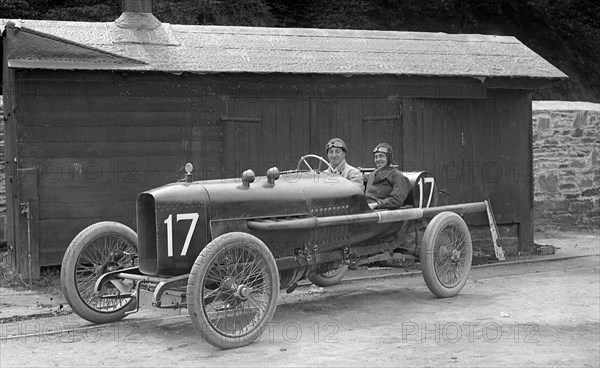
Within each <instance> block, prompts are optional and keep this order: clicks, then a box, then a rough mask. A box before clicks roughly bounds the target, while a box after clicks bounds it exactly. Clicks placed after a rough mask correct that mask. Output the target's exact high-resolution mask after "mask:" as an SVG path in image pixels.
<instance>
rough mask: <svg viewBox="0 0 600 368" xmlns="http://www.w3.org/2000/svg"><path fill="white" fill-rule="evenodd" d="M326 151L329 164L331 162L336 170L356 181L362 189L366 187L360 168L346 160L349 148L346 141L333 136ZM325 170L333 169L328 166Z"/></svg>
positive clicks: (329, 171) (328, 171)
mask: <svg viewBox="0 0 600 368" xmlns="http://www.w3.org/2000/svg"><path fill="white" fill-rule="evenodd" d="M325 151H326V152H327V158H328V159H329V164H331V167H333V169H334V172H336V173H338V174H340V175H341V176H342V177H344V178H346V179H348V180H350V181H351V182H353V183H355V184H356V185H358V186H359V187H360V189H361V190H364V189H365V187H364V184H363V176H362V173H361V172H360V170H358V169H357V168H355V167H354V166H351V165H349V164H348V163H347V162H346V153H348V149H347V148H346V143H344V141H343V140H341V139H339V138H331V139H330V140H329V142H327V144H326V145H325ZM325 172H326V173H331V172H332V171H331V169H329V168H328V169H327V170H325Z"/></svg>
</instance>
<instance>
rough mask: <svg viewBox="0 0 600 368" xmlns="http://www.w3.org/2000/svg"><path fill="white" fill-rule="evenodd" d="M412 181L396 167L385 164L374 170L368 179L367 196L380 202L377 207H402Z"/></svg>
mask: <svg viewBox="0 0 600 368" xmlns="http://www.w3.org/2000/svg"><path fill="white" fill-rule="evenodd" d="M409 192H410V181H409V180H408V178H407V177H406V176H404V175H403V174H402V173H401V172H400V170H398V169H396V168H395V167H390V166H385V167H382V168H381V169H377V170H375V171H373V172H372V173H371V174H370V175H369V177H368V180H367V189H366V191H365V197H366V198H367V201H368V200H371V201H376V202H377V203H379V205H378V206H377V208H386V209H396V208H400V207H401V206H402V204H403V203H404V201H405V200H406V197H407V196H408V193H409Z"/></svg>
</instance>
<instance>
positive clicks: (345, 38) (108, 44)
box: [0, 20, 566, 79]
mask: <svg viewBox="0 0 600 368" xmlns="http://www.w3.org/2000/svg"><path fill="white" fill-rule="evenodd" d="M7 22H8V21H7V20H1V22H0V30H2V31H4V30H5V29H6V31H7V39H8V41H9V55H8V59H9V66H11V67H13V68H51V69H100V70H123V69H125V70H140V71H165V72H174V73H181V72H192V73H238V72H249V73H295V74H306V73H307V74H342V75H412V76H460V77H474V78H485V77H513V78H520V77H527V78H536V79H537V78H540V79H558V78H566V75H565V74H564V73H562V72H561V71H560V70H558V69H557V68H555V67H554V66H552V65H551V64H550V63H549V62H547V61H546V60H544V59H543V58H542V57H540V56H539V55H537V54H536V53H535V52H533V51H532V50H531V49H529V48H527V47H526V46H525V45H523V44H522V43H521V42H520V41H519V40H517V39H516V38H514V37H508V36H489V35H465V34H461V35H455V34H445V33H423V32H393V31H359V30H331V29H295V28H255V27H226V26H190V25H172V24H167V23H163V24H161V25H160V26H159V27H158V28H155V29H153V30H134V29H124V28H119V27H118V26H117V25H116V24H115V23H114V22H110V23H98V22H89V23H88V22H62V21H43V20H25V21H20V23H17V25H16V26H12V25H11V26H7ZM11 45H12V46H13V47H11Z"/></svg>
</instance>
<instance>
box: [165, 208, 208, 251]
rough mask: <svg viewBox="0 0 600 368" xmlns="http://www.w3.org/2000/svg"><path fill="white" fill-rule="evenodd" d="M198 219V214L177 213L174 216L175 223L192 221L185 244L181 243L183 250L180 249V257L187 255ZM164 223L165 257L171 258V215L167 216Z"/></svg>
mask: <svg viewBox="0 0 600 368" xmlns="http://www.w3.org/2000/svg"><path fill="white" fill-rule="evenodd" d="M199 217H200V215H199V214H198V213H178V214H177V215H176V218H177V220H176V221H177V222H179V221H181V220H192V223H191V224H190V228H189V230H188V233H187V236H186V238H185V242H184V243H183V249H181V256H185V255H186V254H187V251H188V249H189V247H190V243H191V241H192V235H194V230H195V229H196V224H197V223H198V218H199ZM164 223H165V224H167V257H173V215H169V217H167V219H166V220H165V221H164Z"/></svg>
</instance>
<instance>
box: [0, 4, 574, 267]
mask: <svg viewBox="0 0 600 368" xmlns="http://www.w3.org/2000/svg"><path fill="white" fill-rule="evenodd" d="M142 3H143V4H147V3H145V2H142ZM125 10H129V11H125V12H124V13H123V14H122V15H121V17H120V18H119V19H117V21H115V22H110V23H87V22H62V21H42V20H24V21H9V20H2V21H1V23H0V31H1V32H2V41H3V51H2V67H3V69H2V83H3V90H4V107H5V108H4V119H5V120H6V155H5V161H6V162H5V164H6V171H7V179H6V180H7V202H8V203H7V206H8V219H7V221H8V234H7V236H8V243H9V245H11V249H12V251H13V252H14V253H13V254H14V260H15V263H16V267H17V269H18V270H19V272H21V273H22V274H23V276H24V277H28V275H30V276H31V277H34V278H35V277H36V276H37V275H39V271H40V267H41V266H48V265H56V264H60V262H61V259H62V256H63V253H64V251H65V249H66V247H67V246H68V244H69V242H70V241H71V240H72V239H73V237H74V236H75V235H76V234H77V233H78V232H79V231H80V230H82V229H83V228H84V227H86V226H87V225H89V224H92V223H94V222H97V221H102V220H115V221H120V222H123V223H125V224H127V225H129V226H131V227H134V226H135V221H134V219H135V199H136V195H137V194H138V193H139V192H141V191H143V190H146V189H148V188H152V187H155V186H158V185H162V184H164V183H167V182H171V181H174V180H178V179H180V178H181V177H182V176H183V173H184V172H183V167H184V165H185V163H186V162H191V163H193V164H194V166H195V168H196V169H195V178H196V179H214V178H222V177H232V176H239V175H240V173H241V172H242V171H243V170H245V169H247V168H252V169H254V170H255V172H256V173H257V175H264V174H265V172H266V169H267V168H269V167H272V166H274V165H276V166H278V167H279V168H280V169H283V168H290V167H295V166H296V163H297V160H298V158H299V157H300V156H301V155H303V154H306V153H316V154H320V155H323V156H325V152H324V145H325V143H326V141H327V140H328V139H329V138H331V137H340V138H342V139H344V140H345V141H346V143H347V144H348V146H349V154H348V157H347V158H348V161H349V162H350V163H351V164H353V165H355V166H362V167H372V166H373V161H372V148H373V147H374V146H375V144H376V143H378V142H380V141H386V142H388V143H390V144H391V145H392V146H393V148H394V149H395V157H396V161H397V163H398V164H400V165H401V167H402V169H403V170H405V171H414V170H427V171H431V172H432V173H433V174H434V175H435V176H436V178H437V181H438V185H439V188H440V189H441V190H442V191H443V193H445V194H443V195H441V196H440V199H441V203H442V204H446V203H459V202H469V201H480V200H483V199H486V198H489V199H490V200H491V203H492V204H493V207H494V210H495V215H496V220H497V222H498V224H499V225H500V230H501V236H502V237H504V238H513V239H516V240H515V242H514V243H515V244H516V245H515V247H514V249H513V251H514V250H516V249H517V247H518V248H519V249H521V250H525V251H526V250H527V247H528V246H530V245H531V244H532V240H533V224H532V218H533V208H532V206H533V204H532V203H533V189H532V188H533V183H532V168H531V166H532V131H531V98H530V96H531V92H532V91H533V90H534V89H537V88H543V87H545V86H548V85H551V84H552V83H554V82H555V81H557V80H560V79H562V78H565V77H566V76H565V75H564V74H563V73H562V72H560V71H559V70H557V69H556V68H554V67H553V66H552V65H551V64H549V63H548V62H546V61H545V60H544V59H543V58H541V57H540V56H538V55H537V54H535V53H534V52H533V51H531V50H530V49H528V48H527V47H526V46H524V45H523V44H522V43H521V42H519V41H518V40H517V39H515V38H513V37H500V36H487V35H464V34H463V35H452V34H443V33H415V32H387V31H358V30H326V29H284V28H248V27H222V26H188V25H174V24H165V23H161V22H159V21H158V20H157V19H156V18H154V16H153V15H152V14H151V13H150V12H149V10H148V8H143V9H125ZM468 222H469V223H470V225H472V226H473V227H474V228H477V226H482V227H483V226H485V225H486V224H487V220H486V218H485V217H483V216H472V217H469V218H468ZM505 250H506V249H505ZM510 251H511V249H508V252H510Z"/></svg>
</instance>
